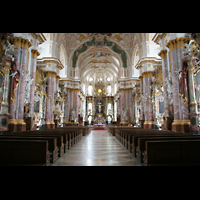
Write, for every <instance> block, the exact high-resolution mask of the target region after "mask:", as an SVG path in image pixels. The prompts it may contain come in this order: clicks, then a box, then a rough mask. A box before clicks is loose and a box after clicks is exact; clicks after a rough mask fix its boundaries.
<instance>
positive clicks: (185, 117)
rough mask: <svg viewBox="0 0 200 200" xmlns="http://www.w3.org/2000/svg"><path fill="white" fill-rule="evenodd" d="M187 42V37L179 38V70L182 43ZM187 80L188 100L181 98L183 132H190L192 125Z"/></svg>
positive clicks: (181, 60)
mask: <svg viewBox="0 0 200 200" xmlns="http://www.w3.org/2000/svg"><path fill="white" fill-rule="evenodd" d="M183 43H185V38H177V60H178V66H179V71H182V70H183V57H184V56H183V52H182V48H183V47H182V44H183ZM184 81H185V91H186V94H185V97H186V99H187V102H184V101H183V99H182V97H179V98H180V101H181V111H182V112H181V113H182V118H181V124H182V132H185V133H188V132H189V126H190V120H189V102H188V101H189V99H188V83H187V82H188V80H187V79H184Z"/></svg>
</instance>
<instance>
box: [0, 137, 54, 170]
mask: <svg viewBox="0 0 200 200" xmlns="http://www.w3.org/2000/svg"><path fill="white" fill-rule="evenodd" d="M49 160H50V153H49V151H48V141H46V140H14V139H1V140H0V165H4V166H7V165H41V166H48V165H50V162H49Z"/></svg>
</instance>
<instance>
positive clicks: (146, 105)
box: [143, 72, 149, 129]
mask: <svg viewBox="0 0 200 200" xmlns="http://www.w3.org/2000/svg"><path fill="white" fill-rule="evenodd" d="M143 91H144V101H143V102H144V104H143V105H144V120H145V122H144V128H145V129H148V115H149V109H148V74H147V73H146V72H144V73H143Z"/></svg>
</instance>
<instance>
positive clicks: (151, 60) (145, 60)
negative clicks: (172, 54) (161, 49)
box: [135, 57, 162, 69]
mask: <svg viewBox="0 0 200 200" xmlns="http://www.w3.org/2000/svg"><path fill="white" fill-rule="evenodd" d="M145 63H152V64H156V65H158V64H161V65H162V60H161V59H158V58H156V57H145V58H141V59H140V60H138V62H137V64H136V65H135V68H136V69H140V68H142V65H143V64H145Z"/></svg>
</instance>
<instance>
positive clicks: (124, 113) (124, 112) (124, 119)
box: [122, 109, 128, 122]
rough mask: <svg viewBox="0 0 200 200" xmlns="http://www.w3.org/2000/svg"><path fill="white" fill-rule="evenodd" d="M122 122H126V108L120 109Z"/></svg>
mask: <svg viewBox="0 0 200 200" xmlns="http://www.w3.org/2000/svg"><path fill="white" fill-rule="evenodd" d="M122 122H128V116H127V109H124V110H123V111H122Z"/></svg>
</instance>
